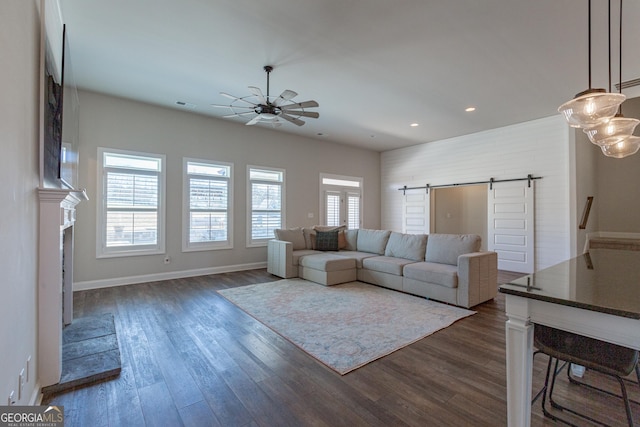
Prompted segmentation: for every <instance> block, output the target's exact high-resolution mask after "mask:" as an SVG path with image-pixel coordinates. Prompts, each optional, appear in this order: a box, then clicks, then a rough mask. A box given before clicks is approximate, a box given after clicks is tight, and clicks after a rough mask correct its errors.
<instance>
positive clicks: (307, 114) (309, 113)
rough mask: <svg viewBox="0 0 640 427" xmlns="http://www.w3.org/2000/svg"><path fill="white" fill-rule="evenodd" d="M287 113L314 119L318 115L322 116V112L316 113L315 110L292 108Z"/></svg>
mask: <svg viewBox="0 0 640 427" xmlns="http://www.w3.org/2000/svg"><path fill="white" fill-rule="evenodd" d="M287 114H290V115H292V116H297V117H311V118H314V119H317V118H318V117H320V113H316V112H315V111H292V110H287Z"/></svg>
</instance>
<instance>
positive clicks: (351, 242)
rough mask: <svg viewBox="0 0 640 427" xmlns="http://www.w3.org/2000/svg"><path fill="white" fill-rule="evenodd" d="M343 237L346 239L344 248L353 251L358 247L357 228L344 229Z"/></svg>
mask: <svg viewBox="0 0 640 427" xmlns="http://www.w3.org/2000/svg"><path fill="white" fill-rule="evenodd" d="M344 238H345V240H346V245H345V247H344V250H346V251H355V250H356V249H357V248H358V229H357V228H356V229H354V230H345V231H344Z"/></svg>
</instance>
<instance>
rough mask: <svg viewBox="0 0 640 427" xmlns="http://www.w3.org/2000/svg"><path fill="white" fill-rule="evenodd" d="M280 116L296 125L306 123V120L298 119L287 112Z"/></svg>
mask: <svg viewBox="0 0 640 427" xmlns="http://www.w3.org/2000/svg"><path fill="white" fill-rule="evenodd" d="M278 117H282V118H283V119H285V120H286V121H288V122H291V123H293V124H294V125H298V126H302V125H303V124H304V122H303V121H302V120H300V119H296V118H295V117H291V116H289V115H287V114H284V113H281V114H280V115H279V116H278Z"/></svg>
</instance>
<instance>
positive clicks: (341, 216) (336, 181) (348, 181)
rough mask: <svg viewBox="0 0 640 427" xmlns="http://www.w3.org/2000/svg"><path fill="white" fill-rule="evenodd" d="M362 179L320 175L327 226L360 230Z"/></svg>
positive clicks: (324, 216) (322, 206) (322, 207)
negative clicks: (340, 226)
mask: <svg viewBox="0 0 640 427" xmlns="http://www.w3.org/2000/svg"><path fill="white" fill-rule="evenodd" d="M361 191H362V178H358V177H349V176H338V175H329V174H320V194H321V195H322V198H321V201H320V205H321V209H322V212H323V218H321V220H323V222H324V224H325V225H329V226H339V225H346V226H347V228H350V229H355V228H360V224H361V223H362V215H361V209H360V208H361V205H362V200H361V196H360V195H361Z"/></svg>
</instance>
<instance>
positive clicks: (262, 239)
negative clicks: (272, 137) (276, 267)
mask: <svg viewBox="0 0 640 427" xmlns="http://www.w3.org/2000/svg"><path fill="white" fill-rule="evenodd" d="M247 169H248V180H247V182H248V189H247V194H248V197H249V200H248V206H250V208H249V209H248V211H249V215H248V219H247V222H248V227H247V228H248V231H247V236H248V237H247V245H248V246H264V245H266V244H267V240H269V239H273V237H274V234H273V231H274V230H275V229H277V228H283V226H284V223H285V218H284V212H285V209H284V200H285V195H284V170H282V169H270V168H262V167H257V166H249V167H248V168H247Z"/></svg>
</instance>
